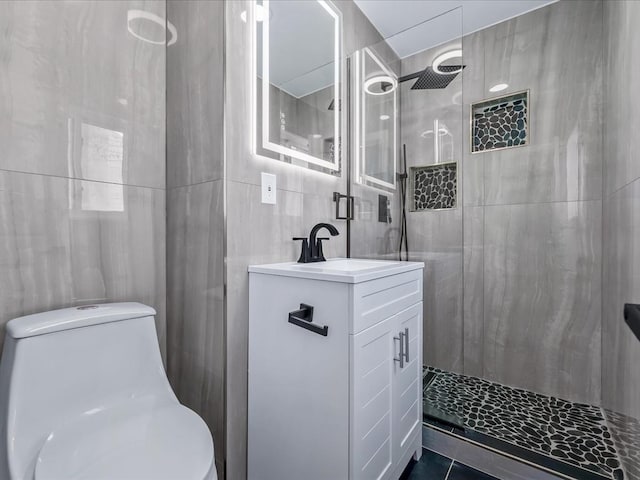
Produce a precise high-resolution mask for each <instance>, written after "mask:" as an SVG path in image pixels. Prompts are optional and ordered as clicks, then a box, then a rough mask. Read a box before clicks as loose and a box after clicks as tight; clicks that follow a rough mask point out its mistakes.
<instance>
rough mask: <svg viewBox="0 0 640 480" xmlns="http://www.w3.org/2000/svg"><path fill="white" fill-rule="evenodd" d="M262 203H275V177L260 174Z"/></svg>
mask: <svg viewBox="0 0 640 480" xmlns="http://www.w3.org/2000/svg"><path fill="white" fill-rule="evenodd" d="M262 203H270V204H272V205H275V203H276V176H275V175H272V174H271V173H264V172H262Z"/></svg>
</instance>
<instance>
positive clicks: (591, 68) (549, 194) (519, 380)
mask: <svg viewBox="0 0 640 480" xmlns="http://www.w3.org/2000/svg"><path fill="white" fill-rule="evenodd" d="M602 31H603V29H602V3H601V2H598V1H571V2H567V1H561V2H558V3H556V4H553V5H551V6H548V7H545V8H542V9H539V10H536V11H533V12H530V13H528V14H525V15H522V16H520V17H517V18H515V19H512V20H509V21H506V22H503V23H500V24H498V25H495V26H493V27H490V28H487V29H485V30H482V31H479V32H476V33H473V34H471V35H467V36H465V37H464V38H463V39H462V46H463V54H464V64H465V65H466V69H465V70H464V73H463V75H462V78H461V79H460V78H458V79H456V80H454V81H453V82H452V83H451V84H450V85H449V87H447V88H446V89H444V90H422V91H410V90H409V89H408V88H409V85H407V87H406V88H405V87H403V90H402V92H403V97H402V101H403V103H402V115H403V122H402V136H403V142H405V143H407V149H408V152H409V159H410V162H414V163H415V164H419V165H422V164H428V163H431V162H433V157H434V154H433V153H432V152H433V140H432V137H429V135H426V136H425V135H424V134H422V132H424V131H425V130H429V129H431V130H432V129H433V120H434V119H438V120H439V121H440V122H441V123H444V124H446V125H447V128H448V129H449V130H450V131H451V132H453V135H454V138H455V139H460V138H462V139H463V140H462V141H460V140H457V141H455V142H453V157H452V158H451V160H455V161H458V162H462V167H461V170H462V178H461V179H459V183H460V185H462V192H461V197H462V198H460V203H461V204H463V205H464V207H463V208H462V209H458V210H457V211H442V212H415V213H412V214H411V216H410V218H409V230H410V242H409V243H410V248H411V250H412V251H415V252H416V258H417V257H421V258H424V260H425V261H426V269H425V275H426V278H425V338H424V358H425V362H426V363H429V364H431V365H435V366H437V367H440V368H444V369H447V370H452V371H464V373H467V374H471V375H477V376H482V377H484V378H487V379H490V380H494V381H497V382H501V383H505V384H509V385H513V386H516V387H522V388H527V389H530V390H534V391H537V392H541V393H545V394H549V395H556V396H560V397H564V398H567V399H571V400H575V401H581V402H588V403H594V404H598V403H599V400H600V338H601V332H600V319H601V314H600V310H601V254H602V244H601V243H602V242H601V235H602V148H603V147H602V127H603V124H602V108H603V107H602V71H603V64H602V62H603V60H602V40H603V38H602V37H603V33H602ZM453 47H454V45H453V44H451V45H446V46H442V47H436V48H434V49H432V50H427V51H425V52H421V53H419V54H416V55H414V56H412V57H408V58H406V59H403V60H402V70H403V74H408V73H412V72H414V71H417V70H419V69H420V68H424V67H425V66H426V65H429V64H430V63H431V61H432V60H433V57H435V56H436V55H437V54H438V53H440V52H441V51H444V50H447V49H451V48H453ZM497 83H507V84H509V88H508V90H506V91H504V92H501V93H500V94H493V93H490V92H489V88H490V87H491V86H493V85H495V84H497ZM526 89H528V90H530V109H531V116H530V122H531V123H530V135H531V145H530V146H527V147H523V148H515V149H511V150H502V151H495V152H487V153H479V154H474V155H472V154H471V153H470V145H469V138H470V137H469V134H470V132H469V123H470V122H469V118H470V116H469V115H470V112H469V105H470V104H471V103H475V102H478V101H481V100H484V99H486V98H490V97H493V96H499V95H502V94H507V93H509V92H515V91H519V90H526ZM459 93H461V95H459ZM460 97H461V98H462V99H461V98H460Z"/></svg>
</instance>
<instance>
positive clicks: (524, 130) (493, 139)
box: [471, 90, 529, 153]
mask: <svg viewBox="0 0 640 480" xmlns="http://www.w3.org/2000/svg"><path fill="white" fill-rule="evenodd" d="M528 143H529V91H528V90H526V91H524V92H518V93H512V94H509V95H504V96H501V97H497V98H493V99H490V100H484V101H482V102H479V103H474V104H473V105H471V153H478V152H486V151H492V150H501V149H503V148H511V147H522V146H525V145H528Z"/></svg>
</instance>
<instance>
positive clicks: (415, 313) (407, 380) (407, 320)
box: [392, 302, 422, 462]
mask: <svg viewBox="0 0 640 480" xmlns="http://www.w3.org/2000/svg"><path fill="white" fill-rule="evenodd" d="M392 320H393V328H394V331H393V336H394V337H401V338H402V343H403V348H402V354H403V357H404V358H403V362H402V364H401V363H400V362H393V370H394V373H393V388H392V390H393V398H392V404H393V458H394V462H404V461H405V459H406V460H407V461H408V458H409V457H410V456H411V455H413V453H414V452H415V450H416V447H415V445H416V437H417V436H420V433H421V428H420V427H421V425H422V345H421V344H422V302H420V303H417V304H416V305H414V306H413V307H410V308H408V309H406V310H404V311H402V312H400V313H399V314H397V315H395V316H394V317H393V319H392ZM418 444H419V442H418Z"/></svg>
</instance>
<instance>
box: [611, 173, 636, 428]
mask: <svg viewBox="0 0 640 480" xmlns="http://www.w3.org/2000/svg"><path fill="white" fill-rule="evenodd" d="M639 238H640V180H635V181H634V182H633V183H631V184H630V185H627V186H626V187H624V188H622V189H620V190H618V191H617V192H616V193H614V194H613V195H612V196H611V197H609V198H607V200H605V203H604V237H603V241H604V255H603V262H604V274H603V281H604V284H603V322H602V335H603V342H602V348H603V352H602V360H603V366H602V367H603V372H604V374H603V376H602V402H603V405H604V406H605V408H608V409H610V410H614V411H617V412H619V413H623V414H625V415H629V416H632V417H635V418H637V419H640V370H638V365H640V340H638V339H637V338H636V337H635V336H634V335H633V333H632V332H631V330H630V329H629V327H628V326H627V325H626V323H625V322H624V317H623V314H622V310H623V307H624V304H625V303H637V304H640V244H639V243H638V239H639Z"/></svg>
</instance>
